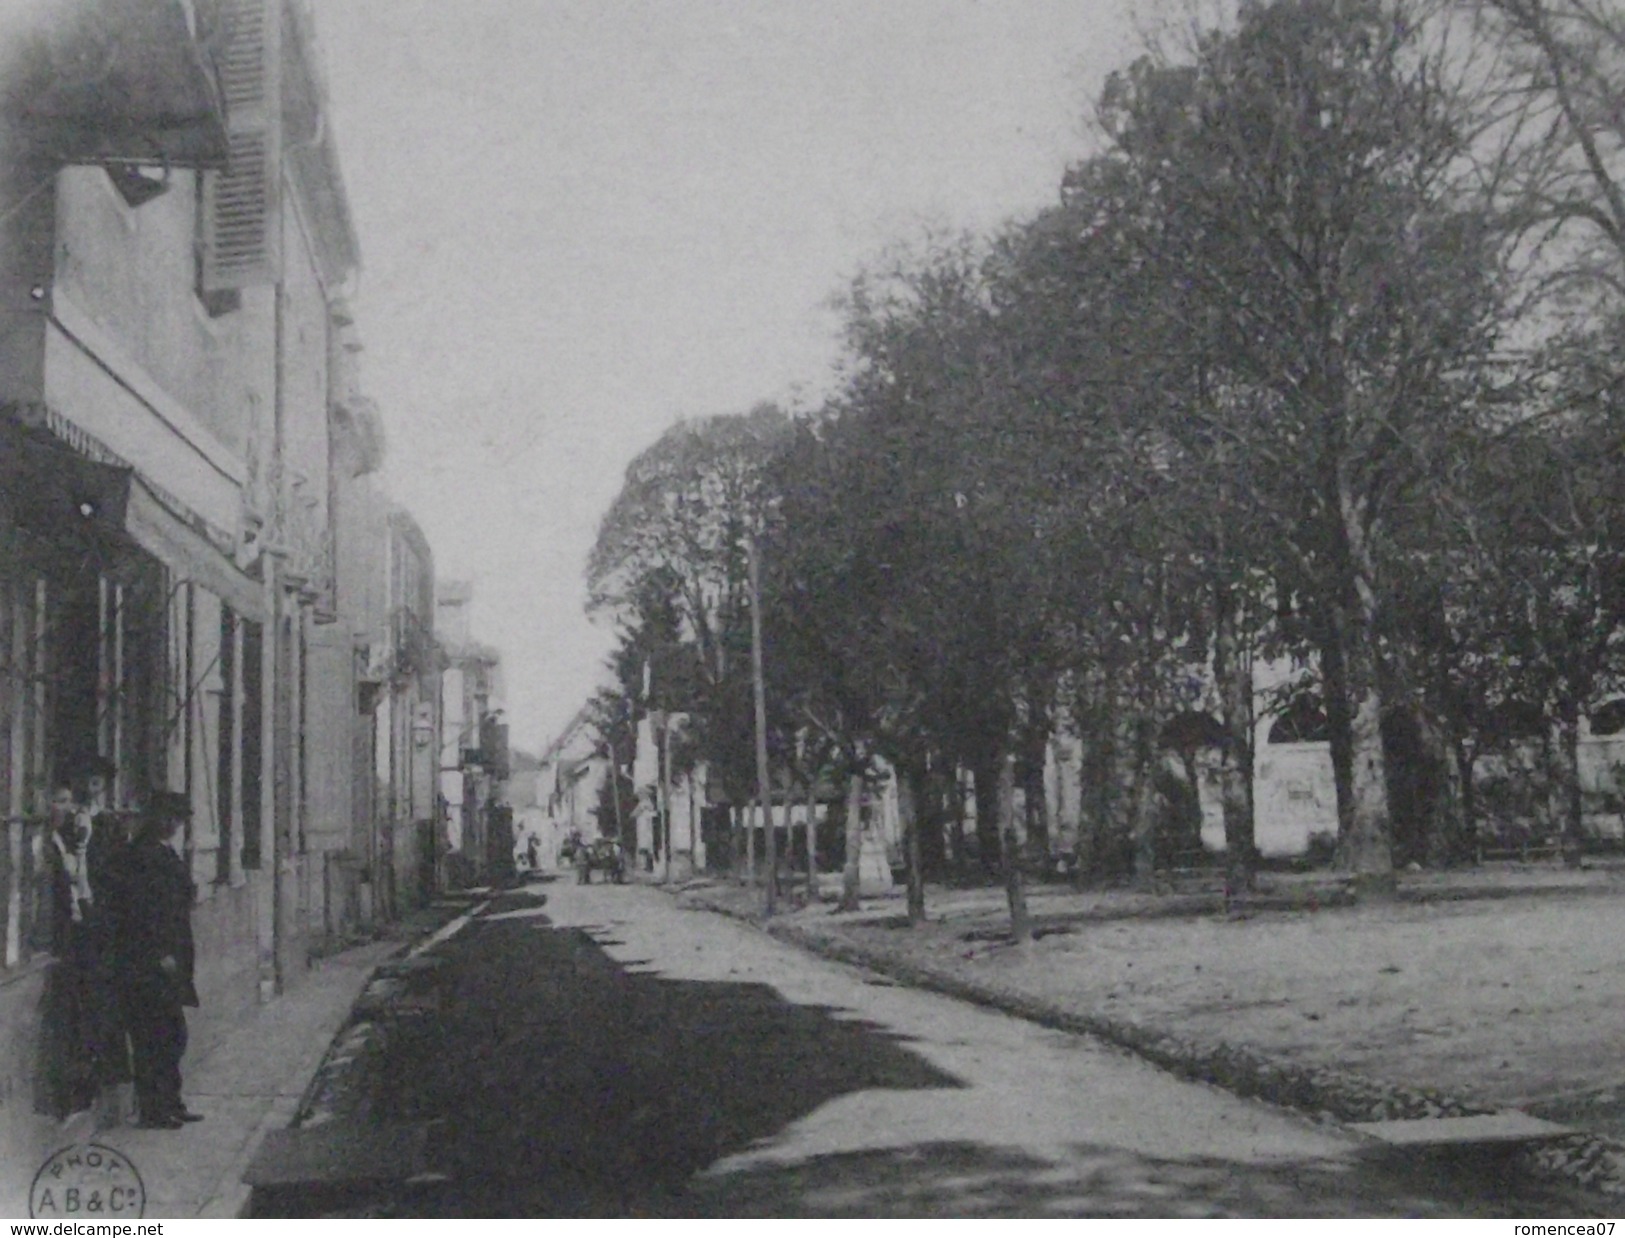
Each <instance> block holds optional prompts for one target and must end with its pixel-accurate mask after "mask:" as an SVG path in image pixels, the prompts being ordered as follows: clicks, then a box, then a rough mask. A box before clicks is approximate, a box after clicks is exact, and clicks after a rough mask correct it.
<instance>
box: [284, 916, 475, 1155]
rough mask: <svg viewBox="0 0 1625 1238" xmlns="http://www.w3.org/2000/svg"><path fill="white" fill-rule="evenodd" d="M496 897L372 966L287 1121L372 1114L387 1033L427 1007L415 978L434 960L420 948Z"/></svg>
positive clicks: (309, 1123) (304, 1123) (310, 1122)
mask: <svg viewBox="0 0 1625 1238" xmlns="http://www.w3.org/2000/svg"><path fill="white" fill-rule="evenodd" d="M494 901H495V900H494V898H491V899H485V900H482V901H480V902H478V903H474V904H471V905H470V907H469V908H468V910H466V911H464V912H461V913H459V914H458V915H456V916H453V917H452V918H451V919H450V920H448V921H447V922H446V923H444V924H441V925H439V926H438V927H436V928H434V929H431V930H426V931H425V932H423V933H422V934H421V935H420V936H419V938H418V939H417V940H415V941H408V942H405V943H403V944H402V945H401V948H400V949H399V950H398V951H396V952H395V954H394V955H392V956H391V957H390V958H389V959H387V960H385V961H384V962H382V963H380V964H379V965H378V966H377V967H375V968H373V970H372V973H371V975H369V976H368V978H367V983H366V984H365V985H364V986H363V987H362V990H361V993H360V995H359V996H358V997H357V998H356V1000H355V1003H354V1005H352V1006H351V1008H350V1013H349V1015H348V1016H347V1017H346V1019H345V1020H344V1023H343V1025H342V1026H341V1027H340V1028H339V1030H338V1032H337V1034H336V1035H335V1036H334V1037H333V1040H332V1043H331V1044H329V1045H328V1048H327V1053H326V1054H325V1055H324V1056H323V1058H322V1063H321V1065H320V1066H318V1067H317V1068H316V1073H315V1075H314V1076H312V1078H311V1081H310V1084H309V1086H307V1087H306V1089H305V1092H304V1095H303V1096H302V1097H301V1098H300V1100H299V1105H298V1108H297V1109H296V1110H295V1111H294V1116H293V1120H292V1121H291V1122H290V1123H289V1125H290V1126H297V1127H314V1126H322V1125H325V1124H327V1123H329V1122H335V1121H339V1120H341V1119H367V1118H370V1117H372V1116H373V1114H374V1112H375V1110H376V1108H377V1102H378V1097H379V1095H380V1092H381V1087H382V1083H383V1078H384V1071H383V1066H384V1063H385V1061H386V1059H387V1050H388V1049H389V1044H390V1038H391V1037H392V1036H393V1035H394V1034H395V1030H396V1028H397V1027H398V1026H399V1023H400V1020H402V1019H404V1018H411V1017H415V1016H417V1015H420V1014H423V1013H425V1012H426V1009H427V1008H426V1007H424V1006H421V1005H418V1004H416V1003H415V1002H414V998H415V997H416V996H417V995H418V993H419V992H420V988H419V986H418V985H417V984H416V983H415V981H417V980H418V979H419V978H420V977H424V978H427V977H428V976H430V975H432V973H433V964H432V963H430V962H429V961H428V960H427V959H426V958H425V957H424V955H423V951H425V950H426V949H428V947H429V946H431V945H433V944H435V943H436V942H438V941H441V940H443V939H444V937H445V936H447V935H449V932H450V930H451V928H452V925H458V926H459V927H460V926H461V924H462V923H464V922H466V921H468V920H472V919H473V918H474V917H475V916H476V915H478V914H479V913H480V912H481V911H483V910H484V909H485V908H486V907H489V906H490V905H491V903H492V902H494Z"/></svg>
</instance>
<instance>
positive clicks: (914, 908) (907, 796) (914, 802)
mask: <svg viewBox="0 0 1625 1238" xmlns="http://www.w3.org/2000/svg"><path fill="white" fill-rule="evenodd" d="M919 783H920V779H919V776H918V775H917V774H916V773H915V772H914V771H913V770H910V769H903V768H899V769H898V771H897V815H898V817H899V819H900V821H901V824H902V827H903V862H904V864H905V865H906V867H907V870H908V919H909V923H911V924H919V923H921V922H922V921H923V920H924V919H925V870H924V869H923V868H922V866H921V864H920V797H919V794H918V792H917V788H918V786H919Z"/></svg>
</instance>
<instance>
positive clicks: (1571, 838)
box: [1553, 695, 1584, 868]
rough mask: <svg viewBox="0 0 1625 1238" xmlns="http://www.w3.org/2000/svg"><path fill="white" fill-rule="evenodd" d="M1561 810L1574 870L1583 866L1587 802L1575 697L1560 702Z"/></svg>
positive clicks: (1566, 848)
mask: <svg viewBox="0 0 1625 1238" xmlns="http://www.w3.org/2000/svg"><path fill="white" fill-rule="evenodd" d="M1556 732H1557V733H1556V735H1555V736H1554V737H1553V739H1554V741H1555V743H1556V747H1557V780H1556V781H1557V805H1556V807H1557V809H1558V812H1557V814H1556V816H1557V821H1558V824H1559V827H1560V829H1561V831H1562V846H1563V861H1564V863H1566V864H1568V865H1569V866H1570V867H1571V868H1572V867H1578V866H1579V863H1580V841H1581V838H1582V837H1583V812H1584V807H1583V801H1582V798H1581V794H1580V703H1579V701H1578V699H1577V698H1575V697H1573V696H1571V695H1564V696H1562V697H1560V698H1559V699H1558V702H1557V722H1556Z"/></svg>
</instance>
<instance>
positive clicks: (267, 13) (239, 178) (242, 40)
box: [203, 0, 282, 292]
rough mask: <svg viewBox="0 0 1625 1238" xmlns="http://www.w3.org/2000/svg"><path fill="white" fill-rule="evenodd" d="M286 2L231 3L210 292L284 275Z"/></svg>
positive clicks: (208, 257) (206, 261)
mask: <svg viewBox="0 0 1625 1238" xmlns="http://www.w3.org/2000/svg"><path fill="white" fill-rule="evenodd" d="M281 4H282V0H223V2H222V4H221V11H222V16H223V18H224V20H225V29H224V32H223V35H224V37H223V38H222V41H221V45H220V53H219V57H218V60H217V65H218V68H219V73H220V89H221V93H222V95H223V96H224V97H225V102H226V139H227V144H228V147H229V150H230V154H229V158H228V162H227V166H226V168H225V169H224V170H223V171H219V172H209V173H206V174H205V180H204V188H203V210H204V218H203V224H204V243H203V288H204V291H205V292H225V291H230V290H233V289H238V288H247V287H249V286H251V285H254V284H271V283H275V282H276V281H277V279H278V277H279V275H280V271H281V238H282V228H281V213H280V211H279V209H278V207H279V199H280V196H281V182H282V176H281V166H282V149H281V147H282V116H281V98H282V92H281V88H280V83H279V77H280V73H279V70H280V64H281V34H282V21H281V17H282V12H281Z"/></svg>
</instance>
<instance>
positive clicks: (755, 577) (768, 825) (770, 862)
mask: <svg viewBox="0 0 1625 1238" xmlns="http://www.w3.org/2000/svg"><path fill="white" fill-rule="evenodd" d="M748 549H749V552H750V671H751V680H752V681H753V683H754V685H755V689H756V789H757V796H758V797H759V799H760V800H761V804H762V827H763V834H764V836H765V841H766V847H767V851H766V859H767V894H766V898H765V901H764V903H763V911H764V912H765V913H766V914H767V915H772V914H773V910H774V902H775V896H776V895H777V892H778V891H777V889H776V887H777V885H778V857H777V854H776V852H777V847H776V846H775V844H774V839H773V790H772V787H771V786H770V785H769V782H768V776H767V687H766V685H765V684H764V683H763V682H762V570H761V563H760V562H759V557H758V555H757V551H756V535H755V534H754V533H753V534H751V535H750V541H749V543H748Z"/></svg>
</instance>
